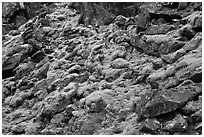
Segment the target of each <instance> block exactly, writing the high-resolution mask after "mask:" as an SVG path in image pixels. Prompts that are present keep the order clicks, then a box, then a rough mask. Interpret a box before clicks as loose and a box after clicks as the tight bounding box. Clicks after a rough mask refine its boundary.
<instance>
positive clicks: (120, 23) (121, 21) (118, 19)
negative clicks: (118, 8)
mask: <svg viewBox="0 0 204 137" xmlns="http://www.w3.org/2000/svg"><path fill="white" fill-rule="evenodd" d="M126 21H127V18H126V17H124V16H122V15H119V16H117V17H116V18H115V20H114V22H115V24H116V25H118V26H123V25H125V23H126Z"/></svg>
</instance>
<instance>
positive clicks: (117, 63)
mask: <svg viewBox="0 0 204 137" xmlns="http://www.w3.org/2000/svg"><path fill="white" fill-rule="evenodd" d="M128 66H129V62H128V61H127V60H124V59H122V58H117V59H115V60H114V61H113V62H112V63H111V67H113V68H115V69H121V68H127V67H128Z"/></svg>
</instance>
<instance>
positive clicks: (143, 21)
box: [135, 13, 150, 32]
mask: <svg viewBox="0 0 204 137" xmlns="http://www.w3.org/2000/svg"><path fill="white" fill-rule="evenodd" d="M135 20H136V25H137V30H138V32H141V31H145V30H146V29H147V27H148V26H149V23H150V18H149V16H148V14H147V13H140V14H139V15H137V16H136V19H135Z"/></svg>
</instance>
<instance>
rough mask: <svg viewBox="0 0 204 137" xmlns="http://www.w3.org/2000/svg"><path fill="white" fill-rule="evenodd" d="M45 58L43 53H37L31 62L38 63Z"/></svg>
mask: <svg viewBox="0 0 204 137" xmlns="http://www.w3.org/2000/svg"><path fill="white" fill-rule="evenodd" d="M44 57H45V53H44V52H43V51H38V52H36V53H35V54H33V55H32V57H31V58H32V60H33V62H35V63H39V62H40V61H41V60H43V59H44Z"/></svg>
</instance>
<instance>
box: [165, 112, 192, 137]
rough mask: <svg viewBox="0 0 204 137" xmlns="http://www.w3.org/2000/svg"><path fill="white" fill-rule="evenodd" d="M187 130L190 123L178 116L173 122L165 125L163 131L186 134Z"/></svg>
mask: <svg viewBox="0 0 204 137" xmlns="http://www.w3.org/2000/svg"><path fill="white" fill-rule="evenodd" d="M187 128H188V123H187V121H186V119H184V118H183V117H182V116H181V115H180V114H177V115H176V116H175V118H174V119H173V120H171V121H168V122H167V123H165V126H164V127H163V128H162V129H163V130H165V131H168V132H169V133H170V134H173V133H175V132H184V131H185V130H187Z"/></svg>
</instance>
